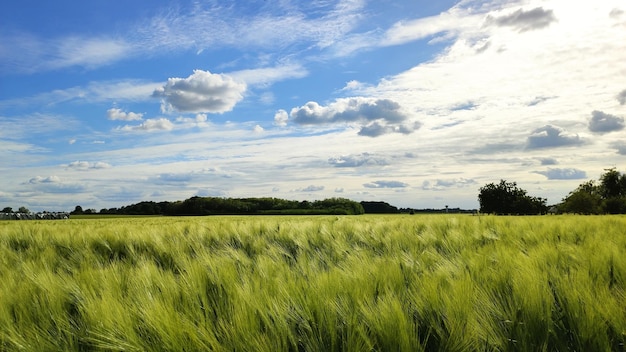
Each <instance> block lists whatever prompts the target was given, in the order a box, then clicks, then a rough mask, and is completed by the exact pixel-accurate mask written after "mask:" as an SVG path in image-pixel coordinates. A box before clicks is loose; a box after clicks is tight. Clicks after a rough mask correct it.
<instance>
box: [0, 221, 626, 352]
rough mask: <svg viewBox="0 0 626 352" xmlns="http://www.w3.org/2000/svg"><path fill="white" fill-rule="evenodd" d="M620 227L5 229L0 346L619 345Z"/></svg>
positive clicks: (622, 300)
mask: <svg viewBox="0 0 626 352" xmlns="http://www.w3.org/2000/svg"><path fill="white" fill-rule="evenodd" d="M625 252H626V217H623V216H599V217H582V216H544V217H493V216H470V215H462V216H455V215H437V216H427V215H414V216H410V215H389V216H374V215H367V216H365V215H362V216H339V217H337V216H318V217H314V216H307V217H305V216H293V217H287V216H281V217H269V216H267V217H243V216H241V217H239V216H232V217H226V216H224V217H194V218H182V217H178V218H172V217H155V218H115V219H103V218H101V219H80V220H77V219H71V220H57V221H29V222H20V221H1V222H0V279H1V280H0V327H2V328H1V329H0V350H2V351H14V350H25V351H37V350H42V351H43V350H55V351H56V350H75V351H86V350H96V351H98V350H111V351H154V350H179V351H182V350H185V351H195V350H215V351H289V350H291V351H369V350H377V351H402V350H404V351H420V350H426V351H555V350H559V351H610V350H614V351H622V350H624V342H625V341H626V290H625V289H626V286H625V281H626V255H625Z"/></svg>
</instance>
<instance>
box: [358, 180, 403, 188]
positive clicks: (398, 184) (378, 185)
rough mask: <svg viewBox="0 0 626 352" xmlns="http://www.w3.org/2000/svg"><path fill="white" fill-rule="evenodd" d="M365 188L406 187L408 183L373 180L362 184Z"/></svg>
mask: <svg viewBox="0 0 626 352" xmlns="http://www.w3.org/2000/svg"><path fill="white" fill-rule="evenodd" d="M363 187H365V188H406V187H409V184H408V183H404V182H400V181H374V182H370V183H366V184H364V185H363Z"/></svg>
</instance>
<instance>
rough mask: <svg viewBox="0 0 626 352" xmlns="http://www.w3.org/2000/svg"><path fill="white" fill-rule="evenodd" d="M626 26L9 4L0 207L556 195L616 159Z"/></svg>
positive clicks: (539, 15) (458, 203) (396, 8)
mask: <svg viewBox="0 0 626 352" xmlns="http://www.w3.org/2000/svg"><path fill="white" fill-rule="evenodd" d="M625 37H626V5H624V4H623V1H621V0H599V1H593V2H588V1H577V2H572V1H565V0H544V1H532V0H528V1H515V0H511V1H498V0H493V1H486V0H485V1H480V0H463V1H421V0H410V1H409V0H407V1H386V2H381V1H366V0H345V1H340V0H335V1H331V0H319V1H310V2H300V1H290V0H279V1H270V0H258V1H247V2H239V1H124V2H122V1H116V0H113V1H111V0H106V1H105V0H94V1H85V2H76V1H69V0H62V1H55V2H49V1H41V0H25V1H19V2H9V3H7V4H4V5H3V11H2V12H0V149H2V150H3V156H2V158H0V172H1V175H2V176H3V182H2V184H1V185H0V206H1V207H5V206H10V207H13V208H14V209H16V208H18V207H20V206H26V207H28V208H29V209H31V210H36V211H41V210H50V211H55V210H72V209H73V208H74V206H76V205H81V206H83V208H94V209H96V210H100V209H101V208H110V207H119V206H123V205H128V204H132V203H136V202H139V201H143V200H153V201H162V200H169V201H173V200H182V199H186V198H189V197H191V196H194V195H200V196H223V197H265V196H268V197H278V198H287V199H296V200H304V199H307V200H313V199H323V198H329V197H345V198H350V199H354V200H359V201H360V200H384V201H387V202H389V203H391V204H393V205H396V206H400V207H415V208H423V207H432V208H442V207H444V206H445V205H448V206H450V207H463V208H477V207H478V201H477V195H478V189H479V188H480V187H481V186H483V185H485V184H487V183H490V182H498V181H499V180H500V179H506V180H508V181H515V182H517V183H518V185H519V186H521V187H522V188H524V189H526V190H527V191H528V192H529V194H531V195H534V196H541V197H545V198H548V202H549V203H556V202H559V201H560V200H561V199H562V198H563V197H564V196H566V195H567V193H568V192H569V191H571V190H573V189H574V188H576V186H577V185H579V184H580V183H582V182H584V181H586V180H589V179H597V178H598V177H599V176H600V175H601V174H602V172H603V169H605V168H610V167H617V168H618V169H619V170H621V171H624V168H625V166H626V165H625V163H624V161H625V160H626V138H625V137H626V132H625V129H624V126H625V122H624V116H626V68H625V67H626V66H624V62H626V41H624V38H625Z"/></svg>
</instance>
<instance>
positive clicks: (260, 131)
mask: <svg viewBox="0 0 626 352" xmlns="http://www.w3.org/2000/svg"><path fill="white" fill-rule="evenodd" d="M252 131H253V132H254V133H263V131H265V129H263V127H261V126H260V125H255V126H254V128H253V129H252Z"/></svg>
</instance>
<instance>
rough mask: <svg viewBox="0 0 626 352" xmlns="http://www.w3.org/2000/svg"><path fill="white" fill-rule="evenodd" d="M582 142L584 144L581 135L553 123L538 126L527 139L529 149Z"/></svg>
mask: <svg viewBox="0 0 626 352" xmlns="http://www.w3.org/2000/svg"><path fill="white" fill-rule="evenodd" d="M580 144H583V140H582V139H581V138H580V136H578V135H577V134H571V133H568V132H566V131H565V130H564V129H562V128H560V127H557V126H552V125H545V126H543V127H540V128H537V129H536V130H534V131H533V132H532V134H531V135H530V136H528V139H527V140H526V147H527V148H528V149H539V148H553V147H565V146H571V145H580Z"/></svg>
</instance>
